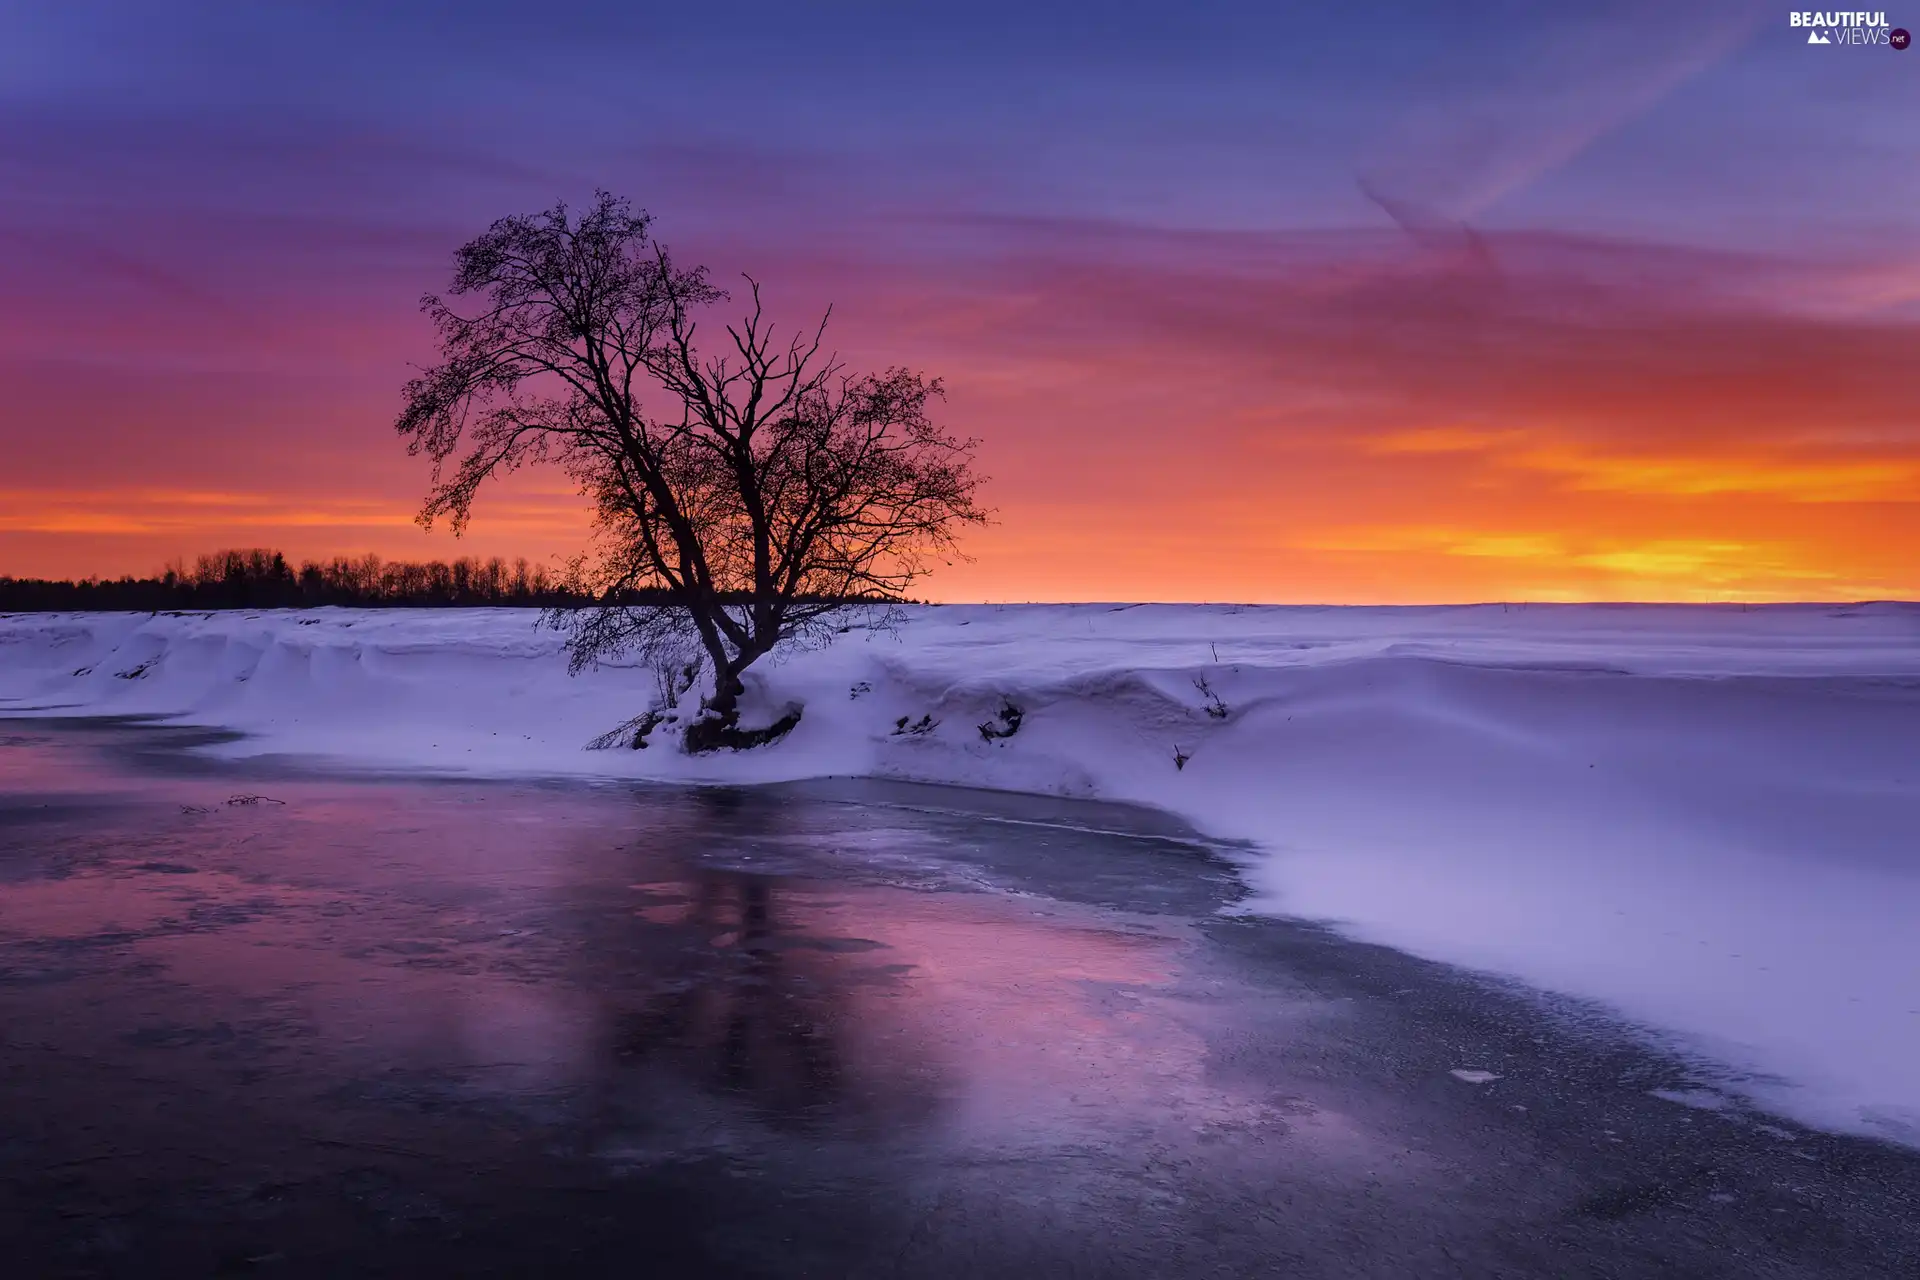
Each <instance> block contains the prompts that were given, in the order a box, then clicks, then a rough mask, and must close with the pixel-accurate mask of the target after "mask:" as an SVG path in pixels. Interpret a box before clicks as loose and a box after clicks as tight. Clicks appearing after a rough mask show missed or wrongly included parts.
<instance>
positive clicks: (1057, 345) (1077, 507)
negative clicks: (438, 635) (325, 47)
mask: <svg viewBox="0 0 1920 1280" xmlns="http://www.w3.org/2000/svg"><path fill="white" fill-rule="evenodd" d="M1072 240H1073V229H1071V228H1065V229H1055V230H1052V231H1048V230H1045V229H1043V230H1040V231H1037V232H1034V233H1032V234H1030V235H1027V236H1026V237H1025V238H1023V239H1022V240H1021V241H1020V242H1019V243H1017V244H1015V245H1014V246H1013V247H1012V249H1011V250H1002V251H1001V252H998V253H996V255H994V256H993V257H992V258H991V259H989V260H982V261H976V262H972V263H970V264H966V265H965V266H964V268H942V269H929V268H926V267H906V268H902V267H897V266H896V267H886V268H881V267H876V266H874V265H872V264H863V263H861V262H858V261H853V260H846V259H831V258H817V259H811V260H809V259H799V258H795V259H790V260H789V261H787V262H786V263H784V264H782V267H781V270H780V272H779V273H777V274H776V275H775V276H774V278H773V282H772V284H771V285H770V296H771V297H773V298H774V299H775V306H776V308H780V309H781V313H782V314H791V315H805V314H809V313H810V312H811V310H812V308H813V307H814V306H815V305H817V304H818V303H819V302H821V301H822V300H824V299H826V298H830V297H837V298H838V299H840V307H839V309H838V310H837V311H836V316H837V317H838V319H837V322H836V326H837V327H836V330H835V332H836V334H837V336H838V338H839V341H840V349H841V350H842V351H843V353H844V354H846V355H847V356H848V358H849V359H851V360H853V361H854V362H855V363H857V364H863V365H866V366H869V367H874V366H880V365H884V364H889V363H893V362H896V361H898V362H904V363H909V364H914V365H917V366H920V367H924V368H927V369H929V370H930V371H932V372H935V373H939V374H942V375H944V376H945V377H946V379H947V381H948V384H949V396H948V401H947V404H946V406H945V414H946V419H947V421H948V422H949V423H950V424H951V425H952V426H953V427H955V428H956V429H957V430H958V431H960V432H962V433H966V434H971V435H975V436H978V437H979V438H980V440H981V442H982V443H981V450H980V464H981V469H982V470H983V471H984V472H986V473H987V474H988V475H989V476H990V477H991V481H990V484H989V486H988V488H987V490H986V497H987V501H988V502H989V504H990V505H991V506H992V507H993V508H994V509H995V524H994V525H993V526H992V527H990V528H988V529H985V530H981V531H977V532H973V533H971V534H970V535H969V536H968V537H967V539H966V541H965V547H966V549H967V551H968V552H969V553H970V556H971V558H970V559H968V560H965V561H962V562H959V563H956V564H953V565H951V566H948V567H946V568H944V569H942V570H940V571H939V572H937V573H936V574H935V575H934V576H932V577H931V578H929V579H927V580H926V582H925V583H924V586H923V588H922V590H921V594H923V595H924V596H925V597H927V598H930V599H934V600H942V601H960V600H986V601H1024V600H1166V601H1243V602H1314V603H1391V604H1409V603H1423V602H1455V601H1471V600H1539V601H1572V600H1622V599H1632V600H1670V601H1713V600H1726V601H1771V600H1799V599H1823V600H1826V599H1844V600H1855V599H1868V598H1874V599H1880V598H1913V597H1920V555H1917V554H1916V551H1920V431H1917V430H1916V420H1917V415H1916V410H1915V408H1914V405H1915V399H1914V396H1913V393H1912V390H1911V386H1910V382H1909V373H1910V370H1911V369H1912V368H1914V367H1916V366H1915V363H1914V362H1913V361H1912V359H1911V357H1912V356H1913V355H1914V353H1915V352H1916V351H1917V350H1920V345H1917V344H1916V334H1920V321H1917V320H1915V319H1913V318H1912V317H1911V315H1910V314H1909V310H1908V303H1909V301H1910V297H1909V294H1910V293H1911V292H1912V291H1908V292H1907V293H1900V294H1897V295H1896V296H1894V297H1893V298H1892V299H1891V301H1890V300H1889V299H1888V297H1887V296H1886V280H1885V278H1884V277H1876V278H1875V280H1874V286H1875V289H1874V292H1873V293H1872V294H1871V295H1870V296H1863V294H1862V293H1861V291H1860V290H1859V289H1858V288H1857V287H1856V286H1855V285H1854V284H1850V283H1848V282H1849V281H1850V280H1853V279H1856V277H1852V276H1849V275H1848V274H1847V273H1846V272H1844V271H1840V270H1837V269H1832V268H1828V267H1819V268H1818V269H1816V268H1815V267H1812V266H1808V265H1807V264H1794V263H1785V262H1777V261H1767V260H1750V259H1732V258H1721V257H1718V256H1716V255H1712V254H1706V253H1700V252H1679V251H1674V250H1671V249H1655V248H1651V247H1635V246H1632V245H1622V244H1620V243H1617V242H1588V241H1581V240H1578V239H1572V238H1566V237H1543V236H1518V235H1516V236H1510V237H1498V236H1496V237H1491V238H1489V239H1488V240H1487V241H1486V243H1485V244H1484V245H1482V246H1480V247H1478V248H1476V249H1475V250H1474V251H1473V252H1472V253H1466V252H1458V251H1454V250H1449V249H1446V248H1445V247H1442V248H1441V249H1438V250H1435V249H1433V248H1431V247H1424V248H1416V247H1409V246H1407V245H1405V244H1402V243H1399V242H1397V241H1395V240H1392V239H1389V238H1383V237H1354V236H1346V237H1332V238H1330V239H1329V238H1328V237H1324V236H1322V237H1318V238H1312V237H1308V238H1303V237H1298V236H1270V237H1264V238H1249V237H1245V236H1239V237H1228V238H1221V237H1207V236H1204V235H1196V236H1184V237H1167V236H1164V235H1161V234H1158V233H1151V234H1149V233H1140V234H1137V235H1135V234H1131V233H1130V234H1128V235H1124V236H1121V237H1120V239H1119V242H1118V243H1114V244H1108V245H1105V246H1103V247H1102V248H1101V249H1100V250H1098V251H1097V252H1089V251H1086V250H1085V249H1083V248H1076V247H1074V244H1073V243H1071V241H1072ZM1489 254H1490V255H1491V257H1490V258H1488V257H1486V255H1489ZM1676 278H1677V279H1679V280H1681V281H1683V282H1684V283H1683V284H1682V285H1679V286H1675V285H1671V284H1669V283H1668V281H1669V280H1670V279H1676ZM1914 278H1915V279H1920V273H1916V274H1915V277H1914ZM298 317H299V320H298V323H297V324H294V325H292V326H290V327H289V328H287V329H284V330H277V329H276V328H275V327H274V325H273V324H271V323H269V324H264V325H261V326H258V327H255V328H252V329H249V330H248V331H246V332H237V331H236V330H235V327H234V326H233V324H232V323H231V322H230V321H228V320H223V319H220V318H217V317H216V318H215V319H213V320H209V319H207V318H206V317H205V316H201V317H198V318H196V319H195V320H194V322H193V323H190V324H181V323H175V324H172V325H168V324H166V323H165V320H166V317H165V315H164V314H163V313H162V311H161V310H160V309H158V308H155V309H154V310H153V312H152V314H149V315H146V316H142V315H140V314H138V313H133V314H127V315H125V316H123V317H122V319H121V323H122V324H123V325H124V329H123V331H122V333H121V334H120V335H119V337H118V341H119V343H120V344H121V347H122V350H123V352H125V351H130V352H132V353H133V355H132V358H129V359H127V361H126V363H125V365H123V366H122V367H119V368H115V369H110V370H93V371H86V370H82V369H79V368H78V367H72V366H49V365H45V364H43V365H41V366H37V367H33V368H27V367H25V366H21V365H17V364H16V365H15V366H14V369H13V373H12V377H11V378H10V379H9V381H10V385H11V387H12V389H13V390H14V392H15V396H14V399H13V402H12V404H11V405H10V406H9V407H8V408H7V409H5V410H4V413H5V414H6V415H7V418H8V420H9V422H10V423H12V424H19V423H22V422H23V420H25V425H27V426H28V427H29V429H27V430H15V431H14V436H15V439H16V440H18V441H21V442H22V443H21V444H19V445H16V446H15V447H14V448H13V449H12V450H11V458H12V460H13V461H14V462H15V463H16V465H15V466H14V467H13V468H10V470H11V471H12V473H13V474H12V476H11V477H10V478H8V479H0V572H5V573H9V574H12V575H14V576H33V575H46V576H84V575H89V574H97V575H102V576H115V575H119V574H123V573H136V574H137V573H147V572H151V571H153V570H155V569H157V568H159V567H160V566H161V565H162V564H163V563H165V562H167V561H169V560H171V559H175V558H186V559H191V558H192V557H193V556H194V555H195V554H197V553H199V552H202V551H208V550H213V549H216V548H220V547H226V546H270V547H276V548H279V549H282V550H284V551H286V552H287V553H288V555H289V556H291V557H293V558H295V559H301V558H324V557H326V556H329V555H333V554H351V553H360V552H366V551H372V552H376V553H378V554H380V555H382V556H386V557H392V558H449V557H452V556H455V555H463V554H472V555H481V556H487V555H503V556H507V557H509V558H511V557H513V556H516V555H525V556H527V557H529V558H534V559H541V560H552V561H555V562H557V561H558V560H560V559H562V558H564V557H565V556H567V555H569V554H571V553H573V552H574V551H576V550H577V549H579V548H580V547H581V546H582V544H583V541H584V537H585V533H586V524H585V519H584V513H583V510H582V504H581V502H580V500H579V499H578V498H577V497H576V496H575V495H574V494H573V493H572V492H571V491H570V489H569V488H568V486H567V484H566V482H565V479H564V477H563V476H561V475H560V474H559V473H558V472H555V471H549V472H531V473H526V474H523V475H521V476H518V477H515V478H514V479H513V480H512V481H510V482H509V483H507V484H506V485H504V486H503V487H502V488H501V489H499V490H498V491H496V492H494V493H492V494H488V495H485V496H483V498H482V500H481V502H480V503H479V504H478V506H477V508H476V516H475V520H474V523H473V527H472V529H471V531H470V533H469V534H468V535H467V536H466V537H465V538H464V539H461V540H457V541H456V540H455V539H453V538H452V537H450V536H449V535H448V534H446V533H445V532H444V531H436V532H433V533H426V532H423V531H422V530H420V529H419V528H418V527H417V526H416V525H415V524H414V523H413V513H414V511H415V509H416V508H417V505H418V501H419V497H420V495H421V494H422V492H423V491H424V487H425V482H426V475H425V470H424V466H423V464H421V463H420V462H419V461H418V460H416V459H409V458H407V457H406V456H405V454H404V451H403V449H402V447H401V443H400V441H398V440H397V439H396V438H395V437H394V436H393V435H392V434H391V428H390V425H389V424H390V421H391V415H392V413H393V411H394V409H395V407H396V405H397V402H398V390H399V384H400V382H401V381H402V380H403V379H404V377H405V376H406V375H407V373H408V368H407V364H408V361H410V360H412V361H418V360H422V359H425V358H428V357H429V356H430V354H431V353H430V350H429V348H428V346H427V344H426V339H427V337H428V335H427V334H426V333H424V332H423V330H424V322H421V321H419V320H418V319H417V318H416V317H414V316H412V315H411V314H410V313H409V312H407V311H406V310H404V309H396V308H394V307H393V306H392V305H391V304H390V301H389V300H388V299H385V298H382V299H380V300H379V302H378V304H377V305H376V304H373V303H369V304H367V308H366V310H365V311H364V312H362V313H360V314H358V315H356V314H352V313H351V311H350V310H348V311H347V312H346V313H344V314H340V315H335V316H317V315H315V314H314V313H313V312H312V311H311V310H310V309H309V310H305V311H301V312H299V313H298ZM12 336H13V345H14V346H15V347H16V349H17V348H18V346H19V345H20V344H21V343H23V342H27V341H28V340H29V336H28V335H25V334H22V333H19V332H16V333H15V334H14V335H12ZM39 337H40V338H45V337H46V334H45V331H42V333H41V334H40V335H39ZM53 338H54V340H56V341H57V340H58V339H59V335H58V334H55V335H53ZM236 350H237V351H238V355H237V356H236V354H235V353H236ZM216 357H218V359H217V360H216ZM222 363H224V365H225V366H227V367H215V368H214V369H213V370H212V371H210V372H207V371H202V370H201V369H198V368H196V367H195V365H196V364H209V365H216V366H218V365H220V364H222ZM235 364H240V365H242V366H243V367H245V370H246V371H244V372H241V373H235V372H233V371H232V369H231V366H233V365H235ZM76 476H84V477H85V479H84V480H83V481H75V480H74V479H73V477H76Z"/></svg>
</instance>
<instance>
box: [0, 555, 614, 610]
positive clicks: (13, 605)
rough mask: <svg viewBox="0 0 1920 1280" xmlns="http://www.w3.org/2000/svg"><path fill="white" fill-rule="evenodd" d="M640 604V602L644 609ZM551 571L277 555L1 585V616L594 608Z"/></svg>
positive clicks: (494, 564)
mask: <svg viewBox="0 0 1920 1280" xmlns="http://www.w3.org/2000/svg"><path fill="white" fill-rule="evenodd" d="M645 599H646V597H644V596H638V595H636V597H635V598H634V600H633V601H632V602H633V603H643V602H645ZM589 603H591V601H590V600H589V599H588V598H587V597H586V596H584V595H581V594H579V593H578V592H575V591H571V590H569V589H568V588H567V586H566V585H565V584H564V583H563V582H562V581H561V580H560V579H559V578H558V577H557V576H556V575H554V574H553V573H551V572H549V571H548V570H547V569H546V568H545V567H544V566H542V565H537V564H529V563H528V562H527V561H526V560H524V559H520V560H514V561H512V562H511V563H509V562H508V561H505V560H502V559H500V558H499V557H498V556H496V557H494V558H492V559H490V560H476V559H474V558H472V557H464V558H462V559H459V560H455V561H453V562H452V563H451V564H449V563H446V562H444V561H440V560H430V561H426V562H424V563H422V562H416V561H410V560H382V559H381V558H380V557H379V556H375V555H365V556H358V557H353V556H336V557H335V558H334V559H332V560H329V561H327V562H325V563H320V562H317V561H312V560H309V561H306V562H304V563H302V564H301V565H300V566H299V567H298V568H295V567H294V566H293V565H292V564H291V563H290V562H289V561H288V560H287V558H286V556H284V555H282V554H281V553H280V552H278V551H264V550H249V551H219V552H215V553H214V554H213V555H206V556H201V557H199V558H198V559H196V560H195V561H194V562H193V565H192V566H191V567H189V566H187V565H185V564H180V563H175V564H171V565H168V566H167V569H166V571H165V572H164V573H162V574H161V575H160V576H159V577H157V578H119V579H114V580H101V579H94V578H89V579H86V580H84V581H80V582H55V581H49V580H46V579H39V578H5V577H0V612H9V613H27V612H40V611H59V610H78V609H101V610H105V609H123V610H138V611H143V612H150V611H154V610H160V609H306V608H313V607H315V606H318V605H329V604H331V605H351V606H354V607H357V608H386V607H415V608H418V607H436V606H437V607H442V608H446V607H475V606H497V607H507V608H551V607H553V606H555V605H580V604H589Z"/></svg>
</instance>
